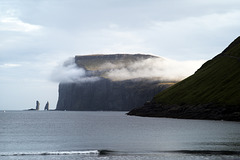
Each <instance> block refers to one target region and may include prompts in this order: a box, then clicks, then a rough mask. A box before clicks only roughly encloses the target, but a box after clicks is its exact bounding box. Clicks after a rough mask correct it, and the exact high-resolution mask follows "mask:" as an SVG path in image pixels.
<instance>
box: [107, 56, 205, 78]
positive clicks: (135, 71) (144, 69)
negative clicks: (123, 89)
mask: <svg viewBox="0 0 240 160" xmlns="http://www.w3.org/2000/svg"><path fill="white" fill-rule="evenodd" d="M204 62H205V61H203V60H198V61H175V60H171V59H166V58H165V59H162V58H150V59H146V60H141V61H137V62H135V63H132V64H130V65H128V66H127V67H121V66H115V68H113V69H111V70H110V71H108V72H107V73H105V75H106V76H107V77H109V78H110V79H113V80H126V79H136V78H146V79H158V80H161V81H180V80H183V79H184V78H186V77H188V76H190V75H192V74H193V73H194V72H195V71H196V70H197V69H198V68H200V66H201V65H202V64H203V63H204ZM105 65H106V64H105ZM111 65H113V66H114V64H111Z"/></svg>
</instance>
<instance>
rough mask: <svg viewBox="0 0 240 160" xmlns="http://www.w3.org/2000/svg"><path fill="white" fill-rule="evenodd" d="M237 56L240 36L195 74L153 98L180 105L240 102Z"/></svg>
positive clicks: (239, 64)
mask: <svg viewBox="0 0 240 160" xmlns="http://www.w3.org/2000/svg"><path fill="white" fill-rule="evenodd" d="M224 54H226V55H229V56H224ZM230 56H234V57H230ZM236 57H240V38H239V37H238V38H237V39H236V40H235V41H234V42H233V43H231V44H230V45H229V47H228V48H226V49H225V50H224V51H223V53H222V54H220V55H218V56H216V57H215V58H213V59H212V60H210V61H208V62H206V63H205V64H204V65H203V66H202V67H201V68H200V69H199V70H198V71H197V72H196V73H195V74H194V75H192V76H190V77H189V78H187V79H185V80H183V81H181V82H179V83H177V84H175V85H173V86H172V87H170V88H168V89H167V90H165V91H163V92H161V93H159V94H158V95H156V96H155V97H154V99H153V101H155V102H157V103H163V104H179V105H182V104H207V103H217V104H218V103H220V104H227V105H240V60H239V59H238V58H236Z"/></svg>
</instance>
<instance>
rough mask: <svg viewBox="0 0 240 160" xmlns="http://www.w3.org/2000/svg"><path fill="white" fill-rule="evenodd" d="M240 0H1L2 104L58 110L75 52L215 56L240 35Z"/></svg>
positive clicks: (183, 57)
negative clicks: (62, 79)
mask: <svg viewBox="0 0 240 160" xmlns="http://www.w3.org/2000/svg"><path fill="white" fill-rule="evenodd" d="M239 19H240V1H238V0H227V1H226V0H210V1H209V0H0V110H22V109H28V108H35V102H36V100H39V101H40V104H41V106H40V107H42V108H43V107H44V105H45V104H46V102H47V101H49V104H50V109H55V107H56V103H57V99H58V82H55V81H52V80H51V78H50V75H52V73H53V70H54V68H55V67H56V66H58V65H59V64H61V63H62V62H63V61H65V60H66V59H68V58H69V57H74V56H75V55H86V54H109V53H111V54H112V53H144V54H154V55H158V56H161V57H165V58H169V59H173V60H176V61H181V62H184V61H199V60H208V59H211V58H213V57H214V56H215V55H217V54H219V53H220V52H221V51H222V50H223V49H224V48H226V47H227V46H228V45H229V43H230V42H232V41H233V40H234V39H235V38H237V37H238V36H239V32H240V30H239V28H240V21H239Z"/></svg>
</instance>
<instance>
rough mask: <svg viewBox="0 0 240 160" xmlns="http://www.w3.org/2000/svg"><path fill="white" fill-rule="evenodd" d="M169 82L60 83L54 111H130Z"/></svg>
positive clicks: (101, 81)
mask: <svg viewBox="0 0 240 160" xmlns="http://www.w3.org/2000/svg"><path fill="white" fill-rule="evenodd" d="M170 85H171V84H164V83H163V84H161V83H159V82H158V81H148V80H126V81H111V80H109V79H104V78H102V79H100V80H98V81H96V82H84V83H60V84H59V100H58V104H57V108H56V109H57V110H73V111H129V110H131V109H133V108H135V107H138V106H141V105H143V104H144V103H145V102H146V101H150V100H151V99H152V97H153V96H154V95H156V94H157V93H159V92H161V91H162V90H164V89H166V88H167V87H169V86H170Z"/></svg>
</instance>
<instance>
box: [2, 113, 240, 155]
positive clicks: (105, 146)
mask: <svg viewBox="0 0 240 160" xmlns="http://www.w3.org/2000/svg"><path fill="white" fill-rule="evenodd" d="M0 125H1V127H0V160H31V159H32V160H46V159H50V160H204V159H206V160H225V159H226V160H236V159H240V123H239V122H229V121H209V120H183V119H170V118H144V117H135V116H127V115H126V113H125V112H80V111H76V112H73V111H6V112H3V111H1V112H0Z"/></svg>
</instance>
